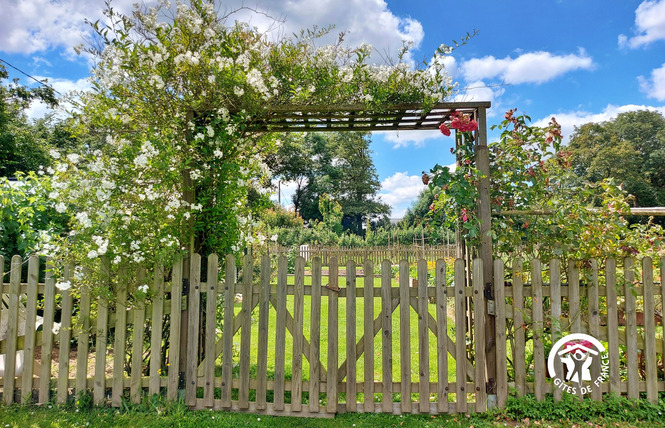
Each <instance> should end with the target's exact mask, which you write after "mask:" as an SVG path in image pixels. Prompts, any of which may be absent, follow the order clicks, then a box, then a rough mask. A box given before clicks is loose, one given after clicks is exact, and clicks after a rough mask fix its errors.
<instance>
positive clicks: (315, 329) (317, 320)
mask: <svg viewBox="0 0 665 428" xmlns="http://www.w3.org/2000/svg"><path fill="white" fill-rule="evenodd" d="M268 286H270V284H268ZM310 307H311V311H310V330H309V338H310V348H309V411H310V412H314V413H317V412H318V411H319V408H320V405H319V393H320V391H321V258H320V257H314V259H313V260H312V297H311V300H310Z"/></svg>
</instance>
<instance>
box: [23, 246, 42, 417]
mask: <svg viewBox="0 0 665 428" xmlns="http://www.w3.org/2000/svg"><path fill="white" fill-rule="evenodd" d="M38 282H39V256H36V255H32V256H30V259H29V260H28V289H27V295H26V298H27V301H26V305H25V329H24V334H25V344H24V348H23V358H24V359H23V375H22V376H21V402H23V403H24V404H25V403H28V402H29V400H31V399H32V398H34V396H33V395H32V383H33V382H32V381H33V377H34V373H35V366H34V361H35V343H36V341H35V339H36V337H35V333H36V328H35V324H36V318H37V283H38Z"/></svg>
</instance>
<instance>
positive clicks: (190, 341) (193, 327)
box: [132, 253, 201, 406]
mask: <svg viewBox="0 0 665 428" xmlns="http://www.w3.org/2000/svg"><path fill="white" fill-rule="evenodd" d="M189 281H190V282H189V295H188V296H187V300H188V303H189V306H188V319H187V354H188V358H187V359H186V361H187V366H186V367H185V403H187V405H188V406H193V405H194V404H196V387H197V384H196V380H197V371H196V368H197V367H198V358H199V328H200V326H199V316H200V309H201V255H200V254H196V253H194V254H192V256H191V259H190V271H189ZM133 373H134V370H132V374H133Z"/></svg>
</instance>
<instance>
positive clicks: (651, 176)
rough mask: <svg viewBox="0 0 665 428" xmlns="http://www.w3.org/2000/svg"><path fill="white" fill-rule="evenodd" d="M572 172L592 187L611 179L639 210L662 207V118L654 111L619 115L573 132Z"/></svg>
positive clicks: (664, 198)
mask: <svg viewBox="0 0 665 428" xmlns="http://www.w3.org/2000/svg"><path fill="white" fill-rule="evenodd" d="M569 149H570V152H571V162H572V165H573V169H574V170H575V172H576V173H577V175H579V176H580V177H581V178H582V179H583V180H587V181H590V182H592V183H596V182H599V181H601V180H603V179H606V178H612V179H614V180H615V181H616V182H617V183H620V184H622V185H623V188H624V189H625V190H626V191H627V192H628V193H630V194H631V195H633V196H634V197H635V200H634V202H635V205H636V206H640V207H653V206H665V168H663V165H664V161H665V118H663V116H662V115H661V114H660V113H658V112H654V111H646V110H642V111H634V112H627V113H621V114H620V115H618V116H617V117H616V118H615V119H613V120H610V121H608V122H603V123H587V124H585V125H582V126H581V127H579V128H575V132H574V133H573V135H572V137H571V139H570V144H569Z"/></svg>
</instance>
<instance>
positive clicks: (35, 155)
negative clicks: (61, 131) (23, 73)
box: [0, 64, 57, 177]
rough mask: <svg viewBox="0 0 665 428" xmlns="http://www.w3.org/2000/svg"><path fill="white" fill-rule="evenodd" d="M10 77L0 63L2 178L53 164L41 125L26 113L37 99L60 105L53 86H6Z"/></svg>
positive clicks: (0, 157)
mask: <svg viewBox="0 0 665 428" xmlns="http://www.w3.org/2000/svg"><path fill="white" fill-rule="evenodd" d="M8 77H9V74H8V73H7V70H6V68H5V67H4V66H3V65H2V64H0V82H2V83H0V177H14V176H15V175H16V173H17V172H23V173H27V172H29V171H37V169H38V168H39V167H40V166H46V165H48V164H49V163H50V159H49V155H48V144H47V140H48V138H44V137H45V135H44V134H43V133H42V132H40V131H42V129H40V127H39V126H38V125H34V124H31V123H30V122H29V121H28V119H27V117H26V115H25V110H26V109H27V108H28V107H29V106H30V103H31V102H32V101H33V100H36V99H38V100H41V101H44V102H45V103H47V104H48V105H50V106H51V107H53V106H55V105H56V104H57V100H56V98H55V95H54V93H53V90H52V89H51V88H50V87H48V86H39V87H36V88H27V87H25V86H22V85H20V84H19V80H18V79H14V80H13V81H11V82H9V83H8V84H5V83H4V81H5V80H6V79H8Z"/></svg>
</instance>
